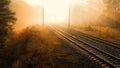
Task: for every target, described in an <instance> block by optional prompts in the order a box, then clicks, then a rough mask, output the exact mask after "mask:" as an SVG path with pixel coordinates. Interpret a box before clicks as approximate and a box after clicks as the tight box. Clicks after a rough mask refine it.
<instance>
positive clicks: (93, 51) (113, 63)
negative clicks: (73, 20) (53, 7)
mask: <svg viewBox="0 0 120 68" xmlns="http://www.w3.org/2000/svg"><path fill="white" fill-rule="evenodd" d="M48 28H49V29H50V30H51V31H53V32H55V33H56V34H57V35H58V36H61V37H63V38H65V39H66V40H68V41H69V42H72V43H73V44H74V45H76V46H78V47H79V48H80V49H82V50H84V51H86V52H87V53H88V55H89V56H92V57H91V58H93V59H94V60H96V61H98V63H100V64H101V65H102V66H103V68H106V67H108V68H119V67H120V58H119V57H116V56H114V55H111V54H110V53H107V52H105V51H104V50H101V49H99V48H96V47H94V46H92V45H91V44H89V43H87V42H86V41H83V40H80V39H77V38H76V37H75V36H72V35H71V34H69V33H67V32H65V31H63V30H61V29H58V28H56V27H54V26H49V27H48Z"/></svg>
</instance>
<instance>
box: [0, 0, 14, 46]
mask: <svg viewBox="0 0 120 68" xmlns="http://www.w3.org/2000/svg"><path fill="white" fill-rule="evenodd" d="M9 4H10V0H0V47H3V46H4V42H5V40H6V36H7V35H8V34H9V33H10V32H11V31H12V26H13V24H14V23H15V21H16V18H15V17H14V15H15V13H14V12H12V11H11V10H10V8H9Z"/></svg>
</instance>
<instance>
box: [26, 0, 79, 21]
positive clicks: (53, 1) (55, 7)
mask: <svg viewBox="0 0 120 68" xmlns="http://www.w3.org/2000/svg"><path fill="white" fill-rule="evenodd" d="M24 1H25V2H26V3H28V4H29V5H31V6H33V7H38V6H43V5H44V9H45V21H50V22H56V21H57V22H62V21H64V20H65V18H66V17H67V15H68V8H69V2H70V1H69V0H24ZM76 1H77V0H71V5H74V4H75V3H76Z"/></svg>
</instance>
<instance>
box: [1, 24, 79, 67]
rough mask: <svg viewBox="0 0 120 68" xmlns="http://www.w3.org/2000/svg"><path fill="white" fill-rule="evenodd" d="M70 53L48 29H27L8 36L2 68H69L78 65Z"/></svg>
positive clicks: (2, 52) (35, 27)
mask: <svg viewBox="0 0 120 68" xmlns="http://www.w3.org/2000/svg"><path fill="white" fill-rule="evenodd" d="M69 53H70V52H69V51H68V50H67V49H66V48H64V47H62V46H61V43H60V42H59V41H58V40H57V38H56V37H55V36H54V34H51V33H50V32H49V31H48V30H47V29H46V28H42V27H40V26H32V27H27V28H25V29H23V30H22V31H21V32H19V33H14V34H12V35H10V36H8V39H7V41H6V46H5V47H4V49H3V50H1V51H0V68H69V66H71V65H75V64H76V63H77V59H76V57H75V56H74V55H72V54H69ZM1 56H2V57H1ZM62 60H64V61H62Z"/></svg>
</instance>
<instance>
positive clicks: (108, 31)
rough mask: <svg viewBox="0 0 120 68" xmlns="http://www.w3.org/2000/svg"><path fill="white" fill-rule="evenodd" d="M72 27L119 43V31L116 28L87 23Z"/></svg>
mask: <svg viewBox="0 0 120 68" xmlns="http://www.w3.org/2000/svg"><path fill="white" fill-rule="evenodd" d="M73 27H75V28H77V29H80V31H82V32H84V33H87V34H90V35H93V36H96V37H99V38H103V39H106V40H109V41H113V42H118V43H120V38H119V37H120V31H119V30H117V29H114V28H110V27H108V26H90V25H87V24H80V25H74V26H73Z"/></svg>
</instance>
